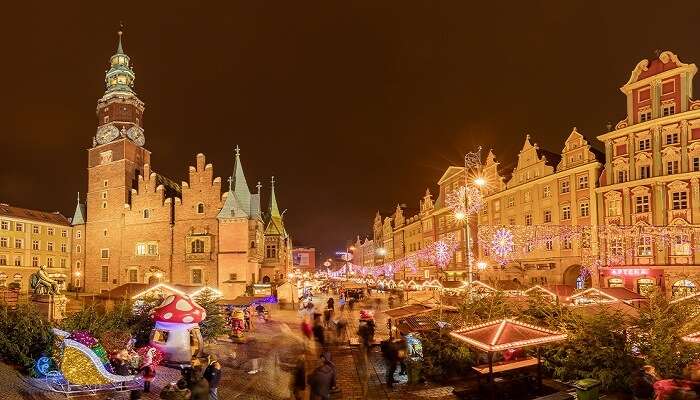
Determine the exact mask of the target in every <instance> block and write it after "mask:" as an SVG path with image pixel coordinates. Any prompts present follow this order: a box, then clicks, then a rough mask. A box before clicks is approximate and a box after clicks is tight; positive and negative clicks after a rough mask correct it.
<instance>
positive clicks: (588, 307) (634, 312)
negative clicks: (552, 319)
mask: <svg viewBox="0 0 700 400" xmlns="http://www.w3.org/2000/svg"><path fill="white" fill-rule="evenodd" d="M571 310H572V312H573V313H574V314H577V315H580V316H584V317H589V316H594V315H598V314H600V313H601V312H603V311H608V312H616V311H619V312H621V313H622V314H623V315H625V316H626V317H629V318H633V319H636V318H639V310H638V309H637V308H635V307H633V306H631V305H629V304H627V303H624V302H622V301H609V302H600V303H586V304H579V305H571Z"/></svg>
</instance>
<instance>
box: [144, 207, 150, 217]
mask: <svg viewBox="0 0 700 400" xmlns="http://www.w3.org/2000/svg"><path fill="white" fill-rule="evenodd" d="M143 218H144V219H147V218H151V210H149V209H148V208H145V209H144V210H143Z"/></svg>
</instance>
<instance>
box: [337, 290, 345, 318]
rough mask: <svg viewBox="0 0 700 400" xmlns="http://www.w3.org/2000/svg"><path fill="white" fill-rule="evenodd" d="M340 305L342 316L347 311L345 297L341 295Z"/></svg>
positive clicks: (339, 298)
mask: <svg viewBox="0 0 700 400" xmlns="http://www.w3.org/2000/svg"><path fill="white" fill-rule="evenodd" d="M338 304H339V305H340V313H341V314H342V313H343V311H344V310H345V295H344V294H341V295H340V297H338Z"/></svg>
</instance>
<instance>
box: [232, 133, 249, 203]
mask: <svg viewBox="0 0 700 400" xmlns="http://www.w3.org/2000/svg"><path fill="white" fill-rule="evenodd" d="M235 153H236V155H235V158H234V161H233V163H234V166H233V192H234V193H235V194H236V197H237V198H238V202H239V203H240V207H241V208H242V209H243V210H246V212H250V189H249V188H248V182H247V181H246V179H245V174H244V173H243V164H242V163H241V149H240V147H238V145H236V149H235Z"/></svg>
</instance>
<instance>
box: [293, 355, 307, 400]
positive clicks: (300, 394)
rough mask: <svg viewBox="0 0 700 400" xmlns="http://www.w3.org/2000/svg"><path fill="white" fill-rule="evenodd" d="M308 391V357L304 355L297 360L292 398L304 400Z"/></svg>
mask: <svg viewBox="0 0 700 400" xmlns="http://www.w3.org/2000/svg"><path fill="white" fill-rule="evenodd" d="M305 390H306V357H305V356H304V355H303V354H302V355H300V356H299V358H298V359H297V364H296V366H295V367H294V372H293V375H292V387H291V391H292V397H293V398H294V400H304V391H305Z"/></svg>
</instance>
